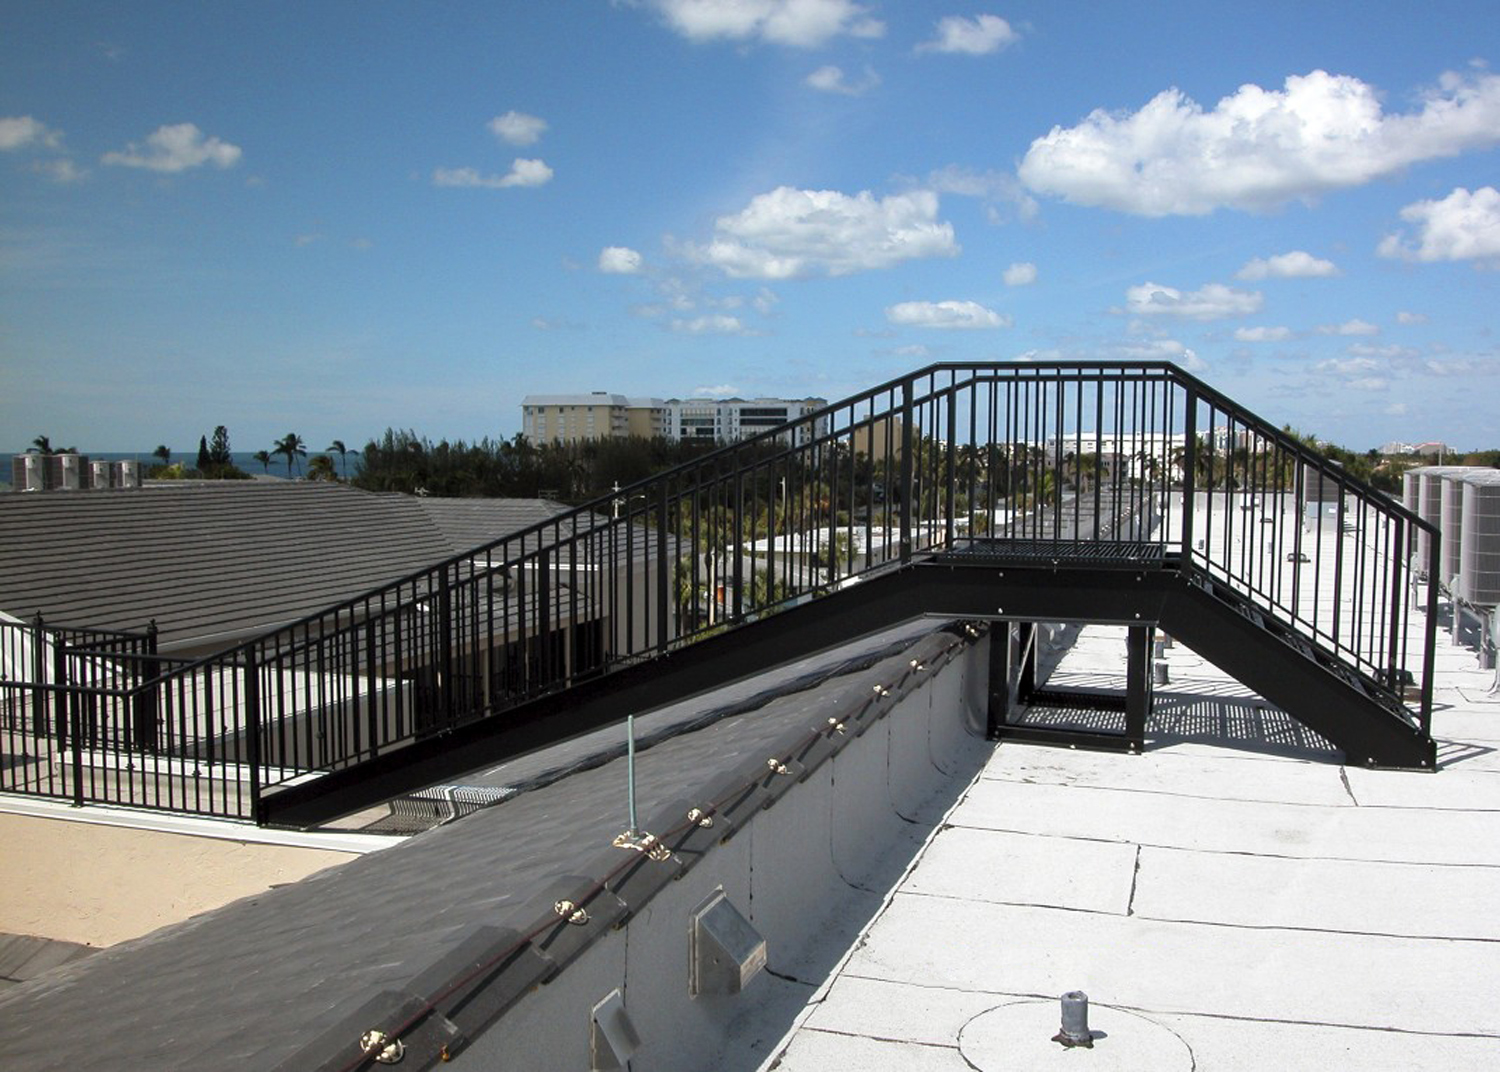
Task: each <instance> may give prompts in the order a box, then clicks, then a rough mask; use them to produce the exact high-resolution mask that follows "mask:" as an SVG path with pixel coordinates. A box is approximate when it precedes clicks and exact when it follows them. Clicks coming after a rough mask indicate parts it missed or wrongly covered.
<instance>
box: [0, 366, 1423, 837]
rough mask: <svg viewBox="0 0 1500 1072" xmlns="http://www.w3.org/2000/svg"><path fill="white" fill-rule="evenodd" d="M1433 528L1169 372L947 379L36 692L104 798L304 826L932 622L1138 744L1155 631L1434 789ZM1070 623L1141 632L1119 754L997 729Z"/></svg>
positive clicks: (882, 390)
mask: <svg viewBox="0 0 1500 1072" xmlns="http://www.w3.org/2000/svg"><path fill="white" fill-rule="evenodd" d="M1419 529H1423V530H1426V531H1429V532H1430V531H1431V530H1430V527H1428V526H1426V525H1425V524H1424V523H1423V522H1422V521H1420V520H1419V519H1418V518H1416V517H1415V516H1414V515H1412V514H1410V513H1408V512H1407V511H1406V510H1404V509H1403V508H1402V507H1401V506H1400V505H1399V504H1398V503H1395V502H1393V501H1391V500H1390V499H1388V498H1387V497H1386V496H1384V495H1383V494H1381V493H1379V492H1377V491H1375V490H1373V489H1371V488H1369V487H1367V486H1365V485H1363V484H1361V483H1359V482H1358V481H1356V480H1353V479H1352V478H1350V477H1348V476H1347V474H1345V473H1343V472H1342V471H1341V470H1340V469H1339V468H1338V467H1337V466H1336V465H1334V464H1332V463H1330V462H1328V461H1327V460H1325V459H1324V458H1323V457H1321V456H1320V455H1318V454H1317V453H1315V452H1314V451H1312V450H1310V449H1309V448H1308V447H1306V446H1305V445H1304V444H1302V443H1301V442H1299V441H1298V440H1296V439H1295V438H1293V437H1291V436H1289V435H1287V434H1285V433H1283V432H1281V431H1278V430H1277V429H1276V428H1275V427H1274V426H1272V425H1270V424H1269V423H1267V422H1265V421H1263V420H1261V419H1260V418H1258V417H1255V416H1254V415H1253V414H1250V413H1249V412H1247V411H1245V410H1244V409H1242V408H1241V407H1239V406H1237V405H1235V404H1234V403H1233V402H1231V401H1229V400H1228V399H1226V398H1224V397H1223V396H1221V395H1219V394H1218V393H1217V392H1215V391H1214V390H1213V389H1212V388H1210V387H1208V386H1207V385H1206V384H1204V383H1202V382H1201V381H1199V380H1197V379H1195V378H1194V377H1192V376H1190V375H1188V374H1186V373H1184V372H1182V371H1181V370H1180V369H1177V368H1176V367H1174V366H1171V365H1168V364H1158V363H1152V364H1139V365H1124V364H1118V363H1068V364H1041V363H1012V364H980V365H937V366H932V367H930V368H927V369H923V370H921V371H919V372H915V373H912V374H910V375H908V376H904V377H901V378H900V379H897V380H893V381H891V382H889V383H886V384H882V385H881V386H879V387H877V388H874V389H873V390H870V391H867V392H864V393H862V394H860V395H857V396H855V397H853V398H850V399H846V400H844V401H842V402H839V403H837V404H835V405H833V406H830V407H828V408H827V409H825V410H823V411H820V412H819V413H816V414H812V415H810V416H807V417H804V418H802V419H801V420H799V421H797V422H795V423H793V424H790V425H786V426H783V427H782V428H779V429H774V430H771V431H768V432H766V433H765V434H763V435H760V436H758V437H756V438H754V439H751V440H746V441H742V442H739V443H736V444H733V445H730V446H727V447H724V448H723V449H721V450H719V451H717V452H715V453H713V454H710V455H707V456H705V457H704V458H702V459H700V460H698V461H696V462H693V463H691V464H689V465H685V466H682V467H680V468H677V469H674V470H671V471H668V472H665V473H662V474H660V475H658V476H656V477H652V478H650V479H648V480H645V481H642V482H641V483H639V484H637V485H635V486H632V487H630V488H624V489H621V490H620V492H619V493H618V494H617V495H612V496H610V497H609V498H607V499H603V500H600V501H597V502H594V503H590V504H587V505H585V506H582V507H580V508H578V509H576V510H573V511H571V512H569V513H566V514H562V515H560V516H558V517H556V518H552V519H550V520H548V521H547V522H545V523H542V524H539V525H537V526H534V527H532V528H530V529H527V530H525V531H523V532H520V533H516V534H514V535H511V536H508V537H506V538H504V539H500V540H496V541H494V542H492V543H490V544H487V545H485V546H482V547H479V548H476V549H475V550H474V551H472V552H469V553H468V554H465V555H463V556H459V557H457V558H454V559H450V560H448V561H446V562H442V563H439V564H437V565H435V566H433V567H432V568H430V569H428V570H424V571H421V572H420V573H417V574H414V575H412V576H409V577H407V578H403V579H402V580H400V581H398V582H395V583H393V584H391V585H387V586H385V587H383V588H381V589H379V590H377V591H374V592H371V593H368V594H366V595H364V596H361V597H359V598H357V599H354V600H350V601H348V602H346V603H344V604H341V605H340V606H338V607H334V608H330V609H329V610H327V611H325V612H323V613H321V614H317V615H313V616H311V617H309V618H307V619H304V620H303V621H301V622H298V623H296V624H294V625H291V626H288V627H286V628H283V629H280V630H277V631H275V632H274V633H270V634H268V635H266V636H263V637H260V638H257V639H256V640H253V641H251V642H248V643H246V644H243V645H240V646H239V647H236V648H234V649H231V650H229V651H226V652H223V653H220V654H218V655H215V656H213V657H211V658H208V659H204V660H200V661H198V662H195V663H192V664H189V665H186V666H179V665H171V666H167V665H162V666H160V667H152V672H151V673H149V674H143V673H141V672H140V666H139V665H138V664H139V659H140V658H142V657H140V656H132V657H131V658H132V659H134V660H136V662H135V663H132V665H131V666H130V667H129V668H128V672H125V670H124V669H122V670H120V671H119V672H112V671H109V670H108V667H109V666H110V665H112V664H111V663H110V659H109V657H108V655H107V653H105V652H102V651H93V650H91V649H89V648H88V647H87V646H79V645H78V644H71V645H62V644H61V642H59V644H56V645H53V651H52V656H51V660H50V661H51V665H53V666H54V668H55V670H54V674H53V676H52V679H50V680H47V681H43V682H38V683H32V685H31V686H30V687H29V691H26V692H25V693H24V697H25V698H26V700H25V702H28V703H31V702H33V700H32V699H31V697H37V698H39V699H37V700H36V701H35V702H40V703H45V704H49V705H51V706H52V707H53V708H56V709H59V710H62V711H64V712H65V715H64V717H62V718H60V719H59V718H55V717H53V718H50V719H44V720H42V721H43V722H45V723H46V724H47V725H56V726H58V727H60V729H59V731H58V736H57V739H56V740H55V741H53V742H52V746H53V747H55V748H57V749H58V750H60V751H61V752H67V751H68V750H69V749H72V750H73V751H77V750H78V748H79V744H78V739H77V738H78V734H77V732H76V731H75V732H73V734H72V736H71V737H70V735H69V732H68V727H69V726H70V725H72V724H73V723H71V722H70V721H69V719H70V718H72V719H73V722H77V719H76V718H74V717H73V715H71V714H67V712H73V711H88V712H89V718H90V719H91V720H92V721H91V722H89V725H91V726H93V727H95V731H94V741H95V744H94V745H93V746H92V748H93V752H94V753H95V755H96V757H97V755H100V754H107V753H108V748H107V747H106V745H105V744H99V743H98V742H99V741H101V740H106V739H108V738H110V735H111V734H113V735H114V740H115V749H116V754H117V755H121V756H124V757H125V758H126V760H128V762H129V764H130V766H129V767H128V770H129V772H130V777H129V779H120V778H117V779H116V781H117V782H120V781H129V782H130V784H131V785H138V784H139V783H141V782H142V781H144V782H146V783H148V784H149V783H150V782H151V780H152V779H153V778H155V779H158V780H159V779H161V778H163V777H177V778H181V777H184V776H186V775H184V774H183V771H185V770H188V769H191V771H192V772H193V773H192V774H191V777H193V778H196V779H198V780H199V781H198V783H197V784H199V787H200V790H201V787H202V782H203V780H204V779H207V780H208V783H209V789H210V791H209V792H208V793H207V794H206V795H205V794H203V793H202V792H200V793H199V794H198V795H197V796H196V797H195V798H194V799H195V800H197V801H200V802H203V801H206V803H200V804H199V805H198V806H196V807H193V808H189V809H187V810H198V811H205V812H209V813H212V814H229V815H238V816H243V817H247V818H254V819H255V820H256V821H259V822H266V823H276V824H291V825H301V824H305V823H309V822H313V821H316V820H318V819H322V818H326V817H329V816H331V815H334V814H337V813H340V812H345V811H349V810H351V809H353V808H356V807H359V806H361V805H363V804H365V803H369V802H372V801H375V800H379V799H386V798H389V797H390V796H392V795H395V794H397V793H400V792H402V791H405V790H409V789H412V788H416V787H418V786H421V785H425V784H429V783H431V782H434V781H438V780H441V779H443V778H447V777H451V776H452V775H454V774H455V773H458V772H460V771H462V770H467V769H472V768H474V767H476V766H478V765H480V764H483V763H488V762H492V761H494V760H497V759H501V758H504V757H506V756H511V755H515V754H518V753H520V752H523V751H527V750H530V749H532V748H536V747H539V746H542V745H545V744H547V743H549V742H552V741H556V740H560V739H562V738H565V737H568V736H571V735H575V734H578V733H582V732H586V731H588V730H591V729H594V728H597V727H599V726H601V725H605V724H608V723H610V722H612V721H618V720H620V719H622V718H623V717H624V716H625V715H626V714H628V713H631V712H639V711H644V710H649V709H652V708H654V707H659V706H662V705H664V704H667V703H671V702H674V701H676V700H680V699H683V698H686V697H689V696H691V695H694V694H696V693H699V692H703V691H707V690H709V689H712V688H714V687H717V686H719V685H722V684H724V683H727V682H730V681H734V680H737V679H741V678H745V677H748V676H751V675H754V674H756V673H759V672H761V671H762V670H763V669H765V668H767V667H770V666H774V665H776V664H778V663H781V662H785V661H788V660H790V659H793V658H797V657H800V656H802V655H805V654H806V653H808V652H809V651H813V650H818V649H822V648H828V647H833V646H837V645H839V644H841V643H843V642H845V641H847V640H848V639H850V638H852V637H855V636H859V635H863V634H866V633H870V632H873V631H876V630H878V629H882V628H885V627H887V626H889V625H892V624H896V623H899V622H902V621H906V620H909V619H911V618H913V617H917V616H922V615H932V616H943V617H957V618H967V619H974V620H986V621H992V622H1008V623H1011V622H1013V623H1027V624H1023V625H1021V626H1018V627H1017V628H1016V629H1012V628H1010V627H1009V626H1007V627H1006V628H1005V629H1004V630H998V631H997V633H996V636H997V637H998V636H1001V635H1003V636H1004V638H1005V642H1004V643H1003V644H1002V643H1000V642H998V641H996V640H994V639H993V638H992V645H991V647H992V668H993V671H992V676H993V677H994V678H995V680H994V681H993V682H992V690H991V692H992V720H991V723H992V730H993V732H994V735H995V736H997V737H1006V738H1013V739H1017V740H1026V739H1033V740H1054V741H1056V740H1067V741H1068V743H1074V744H1082V745H1085V746H1092V747H1119V748H1122V749H1123V750H1127V751H1128V750H1137V749H1139V748H1140V747H1142V745H1143V742H1144V720H1145V712H1146V710H1147V707H1148V705H1149V699H1150V676H1149V671H1150V665H1149V659H1150V648H1149V638H1150V636H1151V635H1152V634H1151V631H1152V630H1153V629H1154V628H1156V627H1158V626H1159V627H1160V628H1161V629H1163V630H1165V631H1167V632H1169V633H1170V634H1171V635H1173V636H1174V637H1176V639H1177V640H1179V641H1181V642H1182V643H1185V644H1187V645H1188V646H1190V647H1192V648H1194V649H1195V650H1197V651H1198V652H1200V653H1201V654H1202V655H1204V657H1206V658H1208V659H1209V660H1211V661H1213V662H1215V663H1217V664H1218V665H1219V666H1221V667H1222V668H1223V669H1224V670H1226V671H1227V672H1229V673H1230V674H1231V675H1233V676H1235V677H1236V678H1238V679H1239V680H1241V681H1242V682H1244V683H1245V684H1246V685H1247V686H1249V687H1250V688H1252V689H1255V690H1256V691H1258V692H1260V693H1261V694H1262V695H1264V696H1265V697H1266V698H1267V699H1268V700H1269V701H1271V702H1272V703H1274V704H1277V705H1278V706H1280V707H1282V708H1284V709H1285V710H1286V711H1288V712H1289V713H1290V714H1292V715H1293V716H1294V717H1296V718H1298V719H1300V720H1302V721H1303V722H1304V723H1306V724H1307V725H1308V726H1309V727H1310V728H1312V729H1314V730H1316V731H1317V732H1318V733H1320V734H1322V735H1323V736H1324V737H1326V738H1328V739H1329V740H1331V741H1333V742H1334V743H1335V744H1337V745H1338V746H1339V747H1341V748H1343V749H1344V750H1345V752H1346V755H1347V757H1348V759H1349V761H1350V762H1357V763H1360V764H1366V765H1370V766H1392V767H1409V768H1417V769H1423V768H1425V769H1431V768H1432V766H1433V757H1434V745H1433V742H1432V739H1431V736H1430V714H1431V660H1432V651H1433V642H1434V635H1435V634H1434V627H1435V620H1436V614H1435V613H1434V611H1435V604H1434V601H1435V599H1436V593H1435V591H1434V590H1432V589H1426V590H1425V591H1421V590H1419V588H1418V577H1419V575H1420V574H1421V573H1422V572H1424V571H1425V570H1426V569H1427V568H1428V564H1427V563H1422V564H1416V563H1414V562H1413V561H1412V554H1411V549H1412V547H1413V546H1414V537H1415V534H1416V532H1417V531H1418V530H1419ZM1430 546H1431V548H1432V551H1433V554H1434V555H1435V554H1436V548H1437V541H1436V540H1435V539H1434V540H1432V541H1431V542H1430ZM1419 565H1420V568H1418V566H1419ZM1434 575H1435V574H1434ZM1419 594H1421V595H1423V596H1425V599H1426V604H1427V606H1426V614H1425V615H1420V614H1416V613H1414V602H1415V600H1416V599H1417V598H1418V596H1419ZM1057 621H1071V622H1104V623H1111V624H1116V625H1124V626H1127V627H1128V629H1129V633H1128V635H1129V636H1130V638H1131V640H1130V645H1131V646H1130V659H1129V666H1130V673H1129V675H1128V676H1129V687H1128V688H1127V690H1126V693H1127V694H1126V696H1125V698H1124V701H1123V706H1124V708H1125V720H1124V722H1125V729H1124V732H1123V733H1121V734H1117V735H1110V734H1100V733H1092V734H1090V733H1081V734H1079V733H1075V734H1074V735H1073V736H1072V737H1067V736H1066V735H1060V734H1059V733H1056V732H1054V733H1050V734H1049V733H1046V732H1037V731H1036V730H1035V729H1034V728H1033V729H1028V728H1027V727H1025V726H1023V725H1020V724H1018V723H1015V722H1014V721H1012V720H1010V719H1009V718H1008V717H1007V716H1008V713H1009V711H1010V710H1011V709H1012V708H1013V707H1014V706H1015V705H1016V703H1017V702H1018V700H1019V699H1021V698H1023V697H1018V695H1017V690H1016V688H1014V687H1013V682H1012V678H1013V677H1015V676H1017V675H1016V674H1013V671H1019V678H1024V665H1020V666H1019V667H1018V666H1017V665H1016V664H1017V663H1021V664H1024V658H1025V651H1026V650H1027V649H1026V648H1025V645H1024V643H1022V644H1020V645H1019V646H1018V645H1017V644H1016V643H1015V641H1016V638H1017V637H1018V636H1019V635H1020V634H1021V633H1024V632H1025V630H1026V629H1028V628H1030V625H1029V623H1036V622H1057ZM48 643H49V642H48V641H47V639H46V638H45V637H44V636H42V635H40V633H39V634H38V636H37V637H36V639H35V644H36V645H37V646H38V650H40V648H41V647H42V646H44V645H46V644H48ZM122 666H123V664H122ZM85 667H87V668H91V669H90V670H89V673H87V674H85V673H83V668H85ZM1019 678H1018V679H1019ZM17 695H21V693H18V694H17ZM143 709H150V710H154V711H155V712H156V715H157V718H156V722H155V726H154V730H153V740H152V744H151V748H150V749H145V748H142V747H141V742H139V741H132V740H130V739H129V735H130V733H131V732H132V730H131V727H132V726H134V727H137V728H138V727H139V726H140V713H141V711H142V710H143ZM55 713H56V712H55V711H54V714H55ZM132 716H133V717H134V721H133V722H132ZM32 721H33V722H34V723H35V722H36V721H37V720H35V719H33V720H32ZM38 724H40V723H38ZM106 744H107V741H106ZM104 762H105V764H106V765H108V762H109V761H108V760H105V761H104ZM76 766H77V765H76V764H75V767H76ZM164 771H165V773H163V772H164ZM116 773H117V774H118V773H119V769H118V764H117V772H116ZM103 781H104V782H107V781H108V779H104V780H103ZM231 783H232V784H231ZM97 784H103V782H100V780H98V779H95V780H93V781H91V782H90V785H97ZM215 785H221V789H220V790H219V791H217V792H215V791H213V787H214V786H215ZM4 788H14V787H4ZM81 788H82V787H81V786H80V785H79V784H76V783H75V784H69V785H65V786H63V789H64V790H65V791H66V793H67V794H69V795H73V796H75V797H77V796H80V795H82V796H85V797H88V798H89V799H97V798H100V797H99V796H97V795H95V796H90V795H89V794H88V793H81ZM92 792H93V790H90V793H92ZM100 792H101V793H102V792H103V791H100ZM54 795H63V794H62V793H61V792H59V793H56V794H54ZM109 799H116V800H120V801H121V802H126V803H135V802H146V803H149V801H137V800H132V799H122V798H121V797H120V795H119V794H116V796H115V797H111V798H109Z"/></svg>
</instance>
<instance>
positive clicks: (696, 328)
mask: <svg viewBox="0 0 1500 1072" xmlns="http://www.w3.org/2000/svg"><path fill="white" fill-rule="evenodd" d="M672 330H673V331H676V332H679V333H681V334H684V335H749V334H751V332H750V330H749V329H748V328H746V327H745V324H744V322H743V321H742V320H740V318H739V317H737V316H726V315H724V314H723V313H718V314H715V315H712V316H700V317H695V318H693V319H692V320H674V321H672Z"/></svg>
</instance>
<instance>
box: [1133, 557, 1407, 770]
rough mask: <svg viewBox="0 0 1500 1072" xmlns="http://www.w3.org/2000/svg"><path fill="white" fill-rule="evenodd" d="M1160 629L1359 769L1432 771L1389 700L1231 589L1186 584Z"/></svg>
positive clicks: (1174, 595)
mask: <svg viewBox="0 0 1500 1072" xmlns="http://www.w3.org/2000/svg"><path fill="white" fill-rule="evenodd" d="M1174 588H1175V590H1174V591H1173V592H1172V594H1171V596H1170V597H1169V598H1168V599H1167V600H1166V601H1165V602H1164V604H1163V606H1162V613H1161V622H1160V624H1161V627H1162V628H1163V629H1164V630H1166V631H1167V632H1168V633H1170V634H1171V635H1172V637H1173V639H1175V640H1178V641H1181V642H1182V643H1183V644H1185V645H1187V646H1188V647H1189V648H1191V649H1192V650H1193V651H1195V652H1197V653H1198V654H1199V655H1201V656H1203V658H1205V659H1207V660H1208V661H1209V662H1211V663H1213V664H1214V665H1215V666H1217V667H1218V668H1219V669H1221V670H1223V671H1224V672H1225V673H1227V674H1228V675H1229V676H1230V677H1232V678H1234V679H1235V680H1236V681H1238V682H1240V683H1241V684H1242V685H1244V686H1245V687H1246V688H1249V689H1252V690H1254V691H1255V692H1257V693H1259V694H1260V695H1261V696H1263V697H1265V698H1266V700H1267V701H1269V702H1270V703H1272V704H1274V705H1275V706H1277V707H1279V708H1281V709H1282V710H1283V711H1285V712H1286V713H1287V714H1289V715H1291V716H1292V717H1293V718H1295V719H1296V720H1297V721H1298V722H1301V723H1302V724H1303V725H1305V726H1306V727H1308V729H1311V730H1313V731H1314V732H1315V733H1319V734H1321V735H1322V736H1323V737H1325V738H1327V739H1328V740H1329V741H1332V742H1333V743H1334V744H1335V745H1337V746H1338V747H1339V748H1341V749H1343V750H1344V755H1345V758H1346V762H1348V763H1351V764H1356V765H1358V766H1363V767H1388V768H1397V769H1407V770H1428V771H1430V770H1433V769H1435V767H1436V762H1437V746H1436V744H1435V743H1434V742H1433V739H1432V737H1431V736H1430V735H1428V734H1426V733H1423V732H1422V731H1421V729H1419V728H1418V727H1416V726H1414V725H1412V723H1411V722H1409V721H1408V720H1407V719H1406V718H1404V717H1402V716H1401V715H1399V714H1397V713H1396V711H1394V710H1392V708H1393V707H1394V706H1397V705H1398V704H1399V701H1397V700H1396V699H1395V698H1394V697H1393V696H1386V697H1379V696H1378V690H1379V686H1378V685H1376V684H1375V683H1373V682H1370V681H1369V680H1368V679H1366V678H1364V677H1363V676H1361V675H1360V674H1358V673H1356V672H1355V671H1354V670H1352V669H1351V668H1350V667H1348V666H1347V665H1345V664H1344V663H1342V662H1341V661H1339V660H1338V659H1336V658H1335V657H1334V656H1333V655H1331V654H1330V653H1328V652H1327V651H1325V650H1324V649H1322V648H1320V647H1318V646H1317V645H1315V644H1314V643H1312V641H1311V640H1309V639H1308V638H1305V637H1303V636H1301V635H1300V634H1297V633H1293V632H1291V631H1290V630H1289V629H1287V628H1285V627H1283V626H1282V625H1281V624H1280V623H1278V622H1276V621H1275V619H1273V618H1271V617H1270V616H1269V615H1268V614H1266V613H1265V612H1264V611H1263V610H1261V609H1260V608H1258V607H1256V606H1255V605H1254V604H1252V603H1251V602H1250V601H1249V600H1248V599H1246V598H1244V597H1243V596H1242V595H1240V594H1239V593H1237V592H1234V591H1233V590H1232V589H1229V588H1226V587H1225V586H1222V585H1210V584H1207V583H1198V582H1196V581H1195V580H1193V579H1187V578H1185V579H1184V580H1183V582H1182V583H1181V584H1180V585H1177V586H1174Z"/></svg>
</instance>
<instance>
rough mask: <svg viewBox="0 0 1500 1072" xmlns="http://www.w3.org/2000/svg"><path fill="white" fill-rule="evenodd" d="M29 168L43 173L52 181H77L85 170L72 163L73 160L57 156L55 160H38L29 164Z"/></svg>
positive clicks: (83, 174)
mask: <svg viewBox="0 0 1500 1072" xmlns="http://www.w3.org/2000/svg"><path fill="white" fill-rule="evenodd" d="M31 170H32V171H35V172H37V173H38V174H41V175H45V176H47V178H49V179H51V180H52V181H53V182H62V183H68V182H79V181H81V180H82V179H83V177H84V176H85V175H87V174H88V172H87V171H82V170H80V169H79V168H78V167H76V166H75V165H74V164H73V161H71V160H68V159H65V158H63V157H58V158H57V159H56V160H38V161H37V162H36V163H34V164H32V165H31Z"/></svg>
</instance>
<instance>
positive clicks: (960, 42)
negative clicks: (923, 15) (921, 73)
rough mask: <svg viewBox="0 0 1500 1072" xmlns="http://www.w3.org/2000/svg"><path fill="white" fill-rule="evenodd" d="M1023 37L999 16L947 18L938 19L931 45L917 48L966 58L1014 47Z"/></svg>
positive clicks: (921, 45) (927, 43)
mask: <svg viewBox="0 0 1500 1072" xmlns="http://www.w3.org/2000/svg"><path fill="white" fill-rule="evenodd" d="M1020 39H1021V35H1020V34H1018V33H1016V31H1015V30H1013V29H1011V25H1010V23H1008V22H1006V21H1005V20H1004V19H1002V18H1001V17H1000V16H999V15H975V16H974V17H973V18H972V19H967V18H964V17H963V16H962V15H945V16H944V17H943V18H941V19H938V21H937V27H936V30H935V32H934V35H933V38H932V40H931V41H924V42H923V43H922V44H920V45H918V46H917V51H918V52H957V53H960V54H962V55H966V56H983V55H986V54H988V53H991V52H999V51H1000V50H1001V49H1002V48H1005V47H1006V46H1007V45H1013V44H1015V43H1016V42H1017V41H1019V40H1020Z"/></svg>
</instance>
